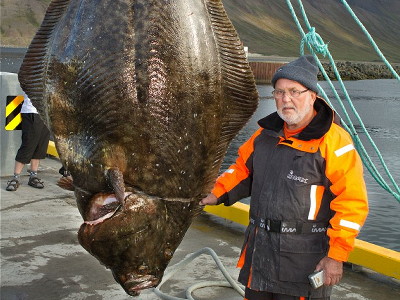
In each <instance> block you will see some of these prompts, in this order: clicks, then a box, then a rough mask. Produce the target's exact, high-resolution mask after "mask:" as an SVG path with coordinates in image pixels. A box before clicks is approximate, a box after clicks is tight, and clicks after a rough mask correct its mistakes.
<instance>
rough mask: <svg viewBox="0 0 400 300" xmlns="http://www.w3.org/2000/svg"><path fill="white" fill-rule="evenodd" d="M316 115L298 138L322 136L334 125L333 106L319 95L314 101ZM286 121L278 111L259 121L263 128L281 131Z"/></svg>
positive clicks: (305, 139) (310, 138) (308, 138)
mask: <svg viewBox="0 0 400 300" xmlns="http://www.w3.org/2000/svg"><path fill="white" fill-rule="evenodd" d="M314 109H315V110H316V112H317V114H316V116H315V117H314V118H313V119H312V120H311V122H310V124H308V125H307V127H306V128H304V129H303V131H302V132H300V134H299V135H298V137H297V138H298V139H300V140H303V141H309V140H313V139H320V138H322V137H323V136H324V135H325V134H326V133H327V132H328V130H329V128H330V127H331V125H332V122H333V119H334V116H335V113H334V111H333V110H332V108H331V107H330V106H329V105H328V104H327V103H326V102H325V100H324V99H322V98H320V97H318V96H317V99H316V100H315V102H314ZM283 124H284V121H283V120H282V119H281V117H279V115H278V113H277V112H274V113H272V114H270V115H268V116H266V117H265V118H263V119H261V120H259V121H258V125H260V126H261V127H262V128H265V129H268V130H272V131H275V132H277V133H278V132H280V131H282V130H283Z"/></svg>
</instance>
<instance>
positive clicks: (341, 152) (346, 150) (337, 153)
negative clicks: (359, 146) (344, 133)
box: [335, 144, 354, 157]
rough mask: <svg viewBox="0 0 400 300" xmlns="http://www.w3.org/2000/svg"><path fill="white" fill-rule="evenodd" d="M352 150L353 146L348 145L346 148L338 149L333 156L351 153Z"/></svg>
mask: <svg viewBox="0 0 400 300" xmlns="http://www.w3.org/2000/svg"><path fill="white" fill-rule="evenodd" d="M353 149H354V145H353V144H348V145H347V146H344V147H343V148H340V149H338V150H336V151H335V154H336V156H337V157H339V156H342V155H343V154H345V153H347V152H349V151H351V150H353Z"/></svg>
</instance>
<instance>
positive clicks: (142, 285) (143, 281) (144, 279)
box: [113, 271, 160, 296]
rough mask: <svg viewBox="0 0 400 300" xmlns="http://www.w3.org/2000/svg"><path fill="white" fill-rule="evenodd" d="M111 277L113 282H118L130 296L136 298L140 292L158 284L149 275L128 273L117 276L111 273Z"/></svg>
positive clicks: (154, 278) (157, 279) (152, 276)
mask: <svg viewBox="0 0 400 300" xmlns="http://www.w3.org/2000/svg"><path fill="white" fill-rule="evenodd" d="M113 275H114V278H115V280H116V281H118V283H119V284H121V286H122V287H123V288H124V290H125V291H126V292H127V293H128V294H129V295H131V296H138V295H139V294H140V292H141V291H142V290H145V289H149V288H152V287H155V286H157V285H158V284H159V282H160V279H159V278H157V277H156V276H154V275H150V274H146V275H141V274H137V273H136V272H130V273H127V274H121V275H118V274H116V273H114V271H113Z"/></svg>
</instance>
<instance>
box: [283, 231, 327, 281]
mask: <svg viewBox="0 0 400 300" xmlns="http://www.w3.org/2000/svg"><path fill="white" fill-rule="evenodd" d="M327 247H328V245H327V237H326V235H325V234H318V233H316V234H299V235H296V234H281V235H280V254H279V257H280V261H279V280H281V281H289V282H302V283H308V275H310V274H311V273H312V272H314V270H315V267H316V265H317V264H318V263H319V261H320V260H321V259H322V258H323V257H324V256H326V253H327Z"/></svg>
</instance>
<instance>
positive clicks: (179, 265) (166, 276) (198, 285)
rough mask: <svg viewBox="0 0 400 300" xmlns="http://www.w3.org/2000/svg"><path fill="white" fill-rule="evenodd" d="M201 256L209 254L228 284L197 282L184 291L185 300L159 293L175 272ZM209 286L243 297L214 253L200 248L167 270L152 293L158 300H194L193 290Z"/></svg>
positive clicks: (240, 290) (223, 282)
mask: <svg viewBox="0 0 400 300" xmlns="http://www.w3.org/2000/svg"><path fill="white" fill-rule="evenodd" d="M201 254H210V255H211V257H212V258H213V259H214V261H215V263H216V264H217V266H218V268H219V269H220V271H221V272H222V274H223V275H224V277H225V278H226V280H227V281H228V282H226V281H202V282H198V283H196V284H194V285H192V286H190V287H189V288H188V289H187V290H186V298H179V297H174V296H170V295H167V294H165V293H163V292H161V291H160V288H161V286H162V285H163V284H164V283H165V282H166V281H168V280H169V279H170V278H171V277H172V276H173V275H174V274H175V273H176V272H178V271H179V270H181V269H182V268H184V267H186V266H187V265H188V264H189V263H190V262H191V261H193V260H194V259H195V258H196V257H198V256H200V255H201ZM211 286H220V287H229V288H233V289H234V290H235V291H236V292H238V293H239V294H240V295H241V296H242V297H244V290H243V289H242V288H241V287H240V286H239V284H238V283H237V282H236V281H235V280H234V279H233V278H232V277H231V276H230V275H229V273H228V271H227V270H226V269H225V267H224V266H223V264H222V262H221V260H220V259H219V258H218V255H217V254H216V253H215V251H214V250H212V249H211V248H208V247H205V248H202V249H200V250H198V251H197V252H195V253H192V254H190V255H189V256H188V257H186V258H185V259H183V260H181V261H180V262H179V263H177V264H175V265H173V266H172V267H171V270H169V272H167V273H166V274H164V277H163V280H162V281H161V283H160V284H159V285H158V286H157V287H156V288H154V290H153V291H154V293H155V294H156V295H157V296H158V297H159V298H161V299H165V300H195V299H194V298H193V297H192V293H193V292H194V291H195V290H197V289H200V288H204V287H211Z"/></svg>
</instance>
